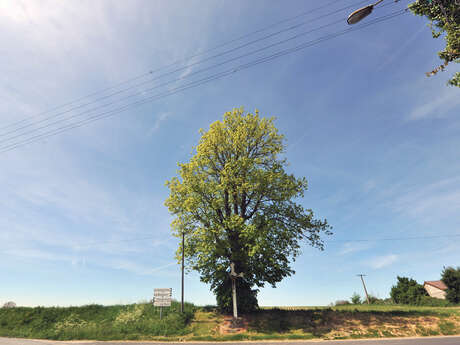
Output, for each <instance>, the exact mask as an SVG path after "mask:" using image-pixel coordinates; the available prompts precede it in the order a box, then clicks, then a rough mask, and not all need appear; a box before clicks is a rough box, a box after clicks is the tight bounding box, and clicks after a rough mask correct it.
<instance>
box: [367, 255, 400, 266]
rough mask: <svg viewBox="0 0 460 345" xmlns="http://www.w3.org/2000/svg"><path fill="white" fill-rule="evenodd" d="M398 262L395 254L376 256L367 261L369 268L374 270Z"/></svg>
mask: <svg viewBox="0 0 460 345" xmlns="http://www.w3.org/2000/svg"><path fill="white" fill-rule="evenodd" d="M398 260H399V256H398V255H396V254H388V255H383V256H377V257H375V258H373V259H372V260H371V261H369V266H371V267H372V268H374V269H379V268H384V267H386V266H390V265H391V264H394V263H395V262H396V261H398Z"/></svg>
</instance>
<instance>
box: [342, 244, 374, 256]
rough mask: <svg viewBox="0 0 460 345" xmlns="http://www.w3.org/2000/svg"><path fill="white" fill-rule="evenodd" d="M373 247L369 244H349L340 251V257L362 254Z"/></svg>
mask: <svg viewBox="0 0 460 345" xmlns="http://www.w3.org/2000/svg"><path fill="white" fill-rule="evenodd" d="M372 246H373V245H372V244H371V243H369V242H347V243H345V244H344V245H343V246H342V249H341V250H340V251H339V255H347V254H353V253H357V252H362V251H364V250H367V249H369V248H371V247H372Z"/></svg>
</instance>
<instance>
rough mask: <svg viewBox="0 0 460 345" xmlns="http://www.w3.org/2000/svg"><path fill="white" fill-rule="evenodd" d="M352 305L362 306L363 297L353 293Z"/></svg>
mask: <svg viewBox="0 0 460 345" xmlns="http://www.w3.org/2000/svg"><path fill="white" fill-rule="evenodd" d="M351 303H353V304H361V303H362V302H361V296H360V295H359V294H357V293H356V292H354V293H353V295H352V296H351Z"/></svg>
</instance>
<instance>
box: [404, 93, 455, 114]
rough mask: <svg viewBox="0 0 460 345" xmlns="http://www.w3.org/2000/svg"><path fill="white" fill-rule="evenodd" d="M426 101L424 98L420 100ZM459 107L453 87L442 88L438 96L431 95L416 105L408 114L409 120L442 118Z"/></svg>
mask: <svg viewBox="0 0 460 345" xmlns="http://www.w3.org/2000/svg"><path fill="white" fill-rule="evenodd" d="M421 99H424V100H426V98H421ZM459 105H460V96H459V94H458V90H455V88H453V87H447V86H446V87H444V88H442V90H441V92H440V93H439V94H433V95H431V96H430V97H429V98H428V101H424V102H423V103H422V104H419V105H417V106H416V107H415V108H414V109H413V110H412V111H411V113H410V115H409V120H422V119H426V118H442V117H444V116H445V115H446V113H447V112H449V111H450V110H452V109H454V108H455V107H457V106H459Z"/></svg>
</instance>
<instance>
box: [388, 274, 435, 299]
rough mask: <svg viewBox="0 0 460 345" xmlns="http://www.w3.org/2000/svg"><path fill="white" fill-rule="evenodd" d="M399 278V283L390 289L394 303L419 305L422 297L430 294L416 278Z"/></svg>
mask: <svg viewBox="0 0 460 345" xmlns="http://www.w3.org/2000/svg"><path fill="white" fill-rule="evenodd" d="M397 279H398V283H397V284H396V285H394V286H393V287H392V288H391V291H390V296H391V299H392V300H393V302H394V303H397V304H411V305H418V304H420V300H421V299H422V297H423V296H427V295H428V294H427V292H426V291H425V288H424V287H423V286H422V285H420V284H418V283H417V281H415V280H414V279H411V278H407V277H399V276H398V277H397Z"/></svg>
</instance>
